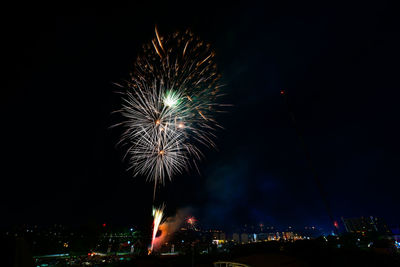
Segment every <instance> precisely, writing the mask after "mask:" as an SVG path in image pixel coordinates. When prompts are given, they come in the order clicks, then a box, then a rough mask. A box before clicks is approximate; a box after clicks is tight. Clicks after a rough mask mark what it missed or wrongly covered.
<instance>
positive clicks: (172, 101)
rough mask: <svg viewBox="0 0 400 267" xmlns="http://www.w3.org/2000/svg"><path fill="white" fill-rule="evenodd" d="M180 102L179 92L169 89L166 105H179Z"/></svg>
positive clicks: (165, 98)
mask: <svg viewBox="0 0 400 267" xmlns="http://www.w3.org/2000/svg"><path fill="white" fill-rule="evenodd" d="M178 102H179V94H177V93H174V92H172V91H167V93H166V94H165V97H164V105H166V106H167V107H170V108H172V107H175V106H176V105H178Z"/></svg>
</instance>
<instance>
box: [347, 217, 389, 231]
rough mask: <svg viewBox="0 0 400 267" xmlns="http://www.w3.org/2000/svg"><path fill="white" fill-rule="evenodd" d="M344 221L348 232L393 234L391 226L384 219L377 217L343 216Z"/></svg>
mask: <svg viewBox="0 0 400 267" xmlns="http://www.w3.org/2000/svg"><path fill="white" fill-rule="evenodd" d="M342 221H343V224H344V227H345V228H346V231H347V232H348V233H368V232H378V233H381V234H391V231H390V229H389V227H388V226H387V225H386V223H385V222H384V220H383V219H381V218H377V217H373V216H370V217H359V218H343V217H342Z"/></svg>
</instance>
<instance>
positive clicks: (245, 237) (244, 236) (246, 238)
mask: <svg viewBox="0 0 400 267" xmlns="http://www.w3.org/2000/svg"><path fill="white" fill-rule="evenodd" d="M240 240H241V241H242V243H249V235H248V234H246V233H243V234H241V235H240Z"/></svg>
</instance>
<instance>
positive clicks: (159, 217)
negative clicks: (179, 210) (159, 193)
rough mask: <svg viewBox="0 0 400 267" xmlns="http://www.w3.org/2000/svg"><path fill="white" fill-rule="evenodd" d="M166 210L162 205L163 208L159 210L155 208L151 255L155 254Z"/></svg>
mask: <svg viewBox="0 0 400 267" xmlns="http://www.w3.org/2000/svg"><path fill="white" fill-rule="evenodd" d="M164 209H165V205H164V204H163V205H161V207H159V208H153V217H154V221H153V235H152V239H151V247H150V250H149V254H151V253H152V252H153V249H154V242H155V240H156V235H157V232H158V228H159V226H160V224H161V223H162V221H163V218H164Z"/></svg>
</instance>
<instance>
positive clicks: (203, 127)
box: [119, 29, 221, 192]
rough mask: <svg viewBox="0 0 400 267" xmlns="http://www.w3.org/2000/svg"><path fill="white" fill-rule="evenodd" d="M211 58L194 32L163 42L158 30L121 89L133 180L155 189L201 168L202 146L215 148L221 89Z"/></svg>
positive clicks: (173, 36) (125, 139) (211, 53)
mask: <svg viewBox="0 0 400 267" xmlns="http://www.w3.org/2000/svg"><path fill="white" fill-rule="evenodd" d="M213 58H214V52H212V51H211V49H210V45H209V44H205V43H204V42H202V41H201V40H200V39H199V38H197V37H195V36H194V35H193V34H192V33H191V32H190V31H186V32H183V33H174V34H172V35H171V36H167V37H163V36H160V35H159V33H158V31H157V29H156V31H155V38H154V39H153V40H152V42H151V43H149V44H146V45H144V46H143V53H142V54H141V55H139V56H138V58H137V60H136V62H135V66H134V71H133V72H132V73H131V74H130V80H129V81H128V82H127V85H126V86H123V87H124V88H126V89H127V90H126V92H124V97H123V104H122V108H121V110H119V112H120V113H121V114H122V116H123V117H124V121H123V122H122V123H121V125H123V126H124V129H125V130H124V132H123V134H122V138H121V142H122V143H124V144H125V145H127V153H126V156H127V157H128V158H129V161H130V169H132V170H133V172H134V175H135V176H136V175H144V176H146V177H147V179H148V180H151V181H154V190H155V188H156V185H157V184H163V183H164V181H165V179H166V178H168V179H169V180H170V179H171V178H172V177H173V176H174V175H175V174H178V173H182V172H183V171H185V170H188V169H189V167H190V166H196V168H197V165H196V162H197V161H198V160H199V159H200V158H201V157H202V153H201V151H200V147H201V146H206V147H214V146H215V144H214V141H213V140H214V139H215V134H214V132H215V129H216V128H218V127H220V126H219V125H218V123H217V122H216V121H215V119H214V116H215V113H216V112H218V111H219V107H220V106H221V105H220V104H218V103H217V99H218V97H219V96H221V94H220V93H219V90H220V87H221V84H220V82H219V79H220V75H219V74H218V73H217V69H216V65H215V63H214V62H213ZM154 192H155V191H154Z"/></svg>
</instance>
